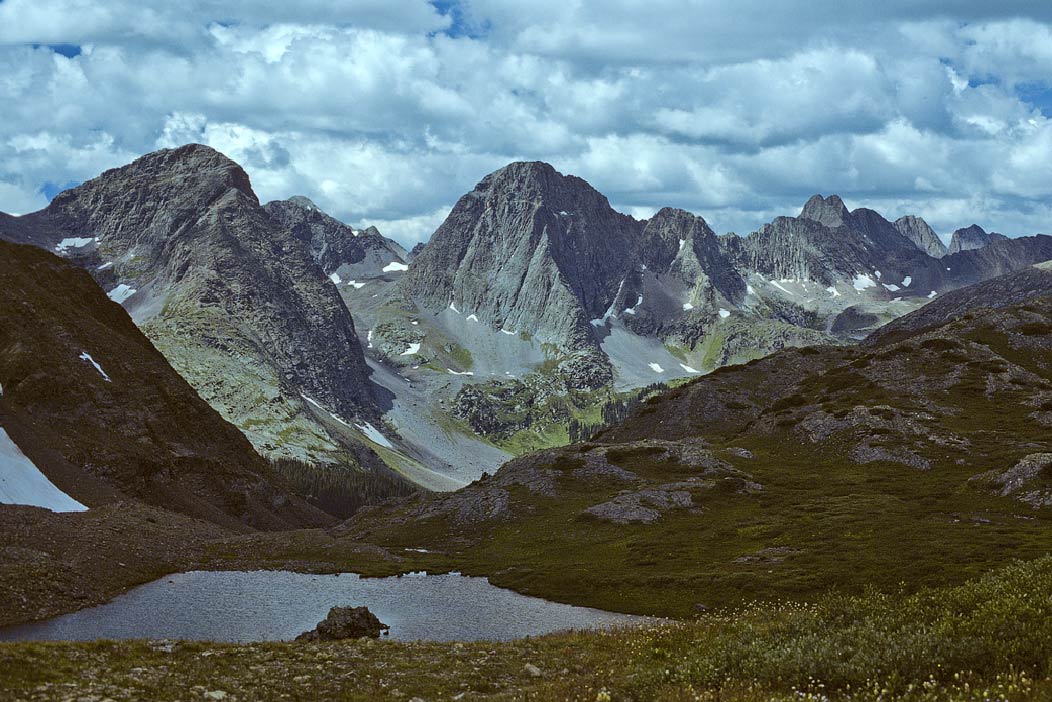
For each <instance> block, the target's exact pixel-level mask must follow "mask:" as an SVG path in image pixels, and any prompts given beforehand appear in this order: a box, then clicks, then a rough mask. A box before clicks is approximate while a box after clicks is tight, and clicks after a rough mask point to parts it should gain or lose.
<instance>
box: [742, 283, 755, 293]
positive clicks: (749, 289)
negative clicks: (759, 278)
mask: <svg viewBox="0 0 1052 702" xmlns="http://www.w3.org/2000/svg"><path fill="white" fill-rule="evenodd" d="M745 292H747V293H749V294H750V295H755V294H756V291H755V290H753V289H752V286H751V285H746V286H745Z"/></svg>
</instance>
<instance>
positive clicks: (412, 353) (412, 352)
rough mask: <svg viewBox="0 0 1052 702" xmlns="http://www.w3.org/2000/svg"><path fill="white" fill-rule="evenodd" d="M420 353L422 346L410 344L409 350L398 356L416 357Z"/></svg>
mask: <svg viewBox="0 0 1052 702" xmlns="http://www.w3.org/2000/svg"><path fill="white" fill-rule="evenodd" d="M418 353H420V344H409V348H407V349H406V350H405V351H403V352H402V353H400V354H398V355H399V356H415V355H416V354H418Z"/></svg>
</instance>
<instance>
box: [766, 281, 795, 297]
mask: <svg viewBox="0 0 1052 702" xmlns="http://www.w3.org/2000/svg"><path fill="white" fill-rule="evenodd" d="M771 285H773V286H774V287H776V288H778V289H779V290H781V291H782V292H784V293H785V294H786V295H792V294H793V291H792V290H787V289H785V288H783V287H782V286H781V285H780V284H779V283H778V282H777V281H774V280H772V281H771Z"/></svg>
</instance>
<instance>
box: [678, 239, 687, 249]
mask: <svg viewBox="0 0 1052 702" xmlns="http://www.w3.org/2000/svg"><path fill="white" fill-rule="evenodd" d="M686 243H687V240H686V239H680V240H679V250H680V251H682V250H683V246H684V244H686Z"/></svg>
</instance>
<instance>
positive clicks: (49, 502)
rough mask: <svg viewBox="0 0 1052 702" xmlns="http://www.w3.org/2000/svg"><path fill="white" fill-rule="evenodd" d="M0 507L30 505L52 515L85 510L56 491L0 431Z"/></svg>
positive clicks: (82, 506) (52, 484) (1, 429)
mask: <svg viewBox="0 0 1052 702" xmlns="http://www.w3.org/2000/svg"><path fill="white" fill-rule="evenodd" d="M0 503H3V504H8V505H33V506H34V507H43V508H45V509H50V510H51V511H52V512H83V511H85V510H86V509H87V507H85V506H84V505H82V504H80V503H79V502H77V501H76V500H74V499H73V498H72V497H70V496H69V495H67V494H66V493H64V492H62V491H61V490H59V489H58V488H57V487H55V484H54V483H52V482H51V481H50V480H48V479H47V476H46V475H44V474H43V473H41V472H40V470H39V469H38V468H37V467H36V466H35V465H33V462H32V461H30V460H29V458H27V457H26V455H25V454H24V453H22V450H21V449H20V448H18V446H17V445H16V444H15V442H14V441H12V440H11V437H9V436H8V435H7V432H6V431H4V429H3V427H0Z"/></svg>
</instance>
